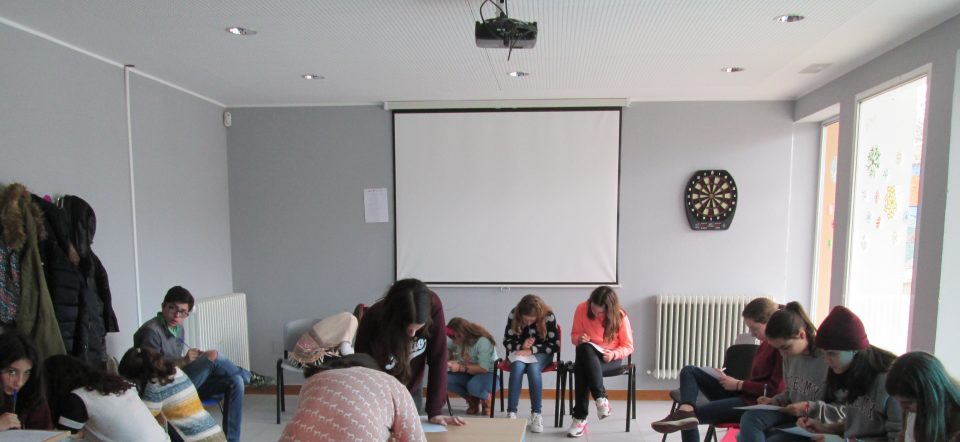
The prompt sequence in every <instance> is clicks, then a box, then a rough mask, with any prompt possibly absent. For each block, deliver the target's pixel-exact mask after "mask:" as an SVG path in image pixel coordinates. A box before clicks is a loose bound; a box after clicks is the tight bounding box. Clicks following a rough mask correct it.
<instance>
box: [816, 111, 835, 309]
mask: <svg viewBox="0 0 960 442" xmlns="http://www.w3.org/2000/svg"><path fill="white" fill-rule="evenodd" d="M839 146H840V122H839V121H836V120H834V121H832V122H829V123H825V124H824V125H823V127H822V128H821V130H820V196H819V204H818V207H819V209H818V214H817V220H818V221H817V255H816V260H817V261H816V264H815V265H814V272H815V273H814V277H813V281H814V290H815V292H814V298H813V299H814V309H813V313H814V321H816V323H817V324H819V323H820V321H823V318H825V317H826V316H827V313H829V311H830V280H831V276H832V269H831V266H832V265H833V229H834V214H835V213H836V203H837V153H838V152H839Z"/></svg>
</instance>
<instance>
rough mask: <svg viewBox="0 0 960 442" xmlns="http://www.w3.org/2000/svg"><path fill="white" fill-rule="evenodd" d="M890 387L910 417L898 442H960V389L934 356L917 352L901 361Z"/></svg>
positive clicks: (891, 376)
mask: <svg viewBox="0 0 960 442" xmlns="http://www.w3.org/2000/svg"><path fill="white" fill-rule="evenodd" d="M886 387H887V392H888V393H890V395H891V396H893V397H894V399H896V400H897V401H898V402H900V408H901V409H902V410H903V412H904V413H905V414H906V419H905V421H904V422H905V423H904V425H903V429H902V430H901V431H900V435H899V436H898V437H897V442H957V441H960V385H958V384H957V381H956V380H954V379H953V378H951V377H950V374H948V373H947V370H946V369H945V368H943V364H942V363H941V362H940V361H939V360H937V358H936V357H934V356H933V355H932V354H930V353H927V352H923V351H914V352H910V353H907V354H904V355H903V356H900V357H899V358H897V360H895V361H893V365H891V366H890V371H888V372H887V385H886Z"/></svg>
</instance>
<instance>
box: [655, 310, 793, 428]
mask: <svg viewBox="0 0 960 442" xmlns="http://www.w3.org/2000/svg"><path fill="white" fill-rule="evenodd" d="M778 308H779V306H778V305H777V303H776V302H774V301H773V300H771V299H768V298H757V299H754V300H752V301H750V302H749V303H748V304H747V305H746V307H744V309H743V322H744V323H745V324H746V326H747V329H748V330H750V334H751V335H753V337H754V338H757V339H759V340H760V347H759V348H758V349H757V352H756V354H755V355H754V356H753V363H752V365H751V368H750V377H749V378H748V379H736V378H733V377H730V376H727V375H726V374H722V373H721V374H720V376H719V377H717V376H712V375H711V374H709V373H706V372H705V371H704V369H701V368H699V367H696V366H693V365H688V366H686V367H683V369H682V370H680V400H679V401H678V402H679V404H680V405H679V406H678V407H677V409H676V410H675V411H674V412H673V413H670V415H669V416H667V417H666V418H664V419H662V420H659V421H657V422H653V423H652V424H651V426H652V427H653V429H654V430H655V431H657V432H660V433H673V432H675V431H678V430H682V435H683V442H698V441H699V440H700V432H699V431H698V429H697V426H698V425H700V424H701V423H703V424H717V423H721V422H738V421H739V420H740V415H741V414H742V411H741V410H738V409H736V408H735V407H743V406H745V405H754V404H756V403H757V398H759V397H765V396H773V395H776V394H778V393H780V391H781V390H783V358H782V356H781V355H780V352H779V351H778V350H777V349H776V348H774V347H773V346H771V345H770V344H769V343H768V342H767V336H766V333H765V330H766V328H767V321H769V320H770V317H771V316H772V315H773V314H774V313H775V312H776V311H777V310H778ZM708 370H713V369H711V368H708ZM700 392H703V395H704V396H706V398H707V400H708V401H709V402H707V403H704V404H700V405H699V406H698V405H697V397H698V396H699V393H700Z"/></svg>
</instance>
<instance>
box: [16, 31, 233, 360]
mask: <svg viewBox="0 0 960 442" xmlns="http://www.w3.org/2000/svg"><path fill="white" fill-rule="evenodd" d="M131 95H132V96H133V100H134V101H133V103H132V112H133V115H132V122H133V127H134V129H133V131H134V132H133V133H134V136H133V139H134V149H133V155H134V168H133V175H134V177H135V180H136V183H137V184H136V188H135V189H132V188H131V185H130V171H131V169H130V166H129V162H130V155H129V151H128V143H127V119H126V104H125V99H124V75H123V69H122V68H121V67H120V66H118V65H115V64H110V63H106V62H103V61H100V60H97V59H94V58H91V57H89V56H87V55H83V54H81V53H79V52H75V51H73V50H70V49H67V48H65V47H63V46H60V45H58V44H55V43H53V42H50V41H48V40H45V39H42V38H39V37H36V36H34V35H32V34H29V33H26V32H23V31H21V30H17V29H14V28H11V27H8V26H6V25H0V103H3V105H2V106H0V159H2V160H0V182H3V183H9V182H15V181H18V182H22V183H24V184H25V185H26V186H27V187H28V188H29V189H30V190H32V191H33V192H34V193H37V194H39V195H43V194H50V195H53V196H60V195H64V194H72V195H77V196H80V197H82V198H84V199H85V200H86V201H87V202H89V203H90V205H91V206H93V208H94V210H95V211H96V213H97V232H96V237H95V242H94V244H93V250H94V252H95V253H97V255H98V256H99V257H100V259H101V260H102V261H103V264H104V267H105V268H106V269H107V272H108V274H109V277H110V288H111V290H112V293H113V308H114V311H115V312H116V314H117V319H118V321H119V323H120V332H119V333H111V334H109V335H108V340H107V344H108V349H109V351H110V352H111V353H112V354H113V355H116V356H119V355H121V354H122V352H123V351H125V350H126V349H127V348H129V347H130V346H131V345H132V336H133V332H134V331H135V330H136V328H137V327H139V323H138V319H137V316H138V315H137V285H136V275H135V267H134V256H135V255H134V222H133V219H134V214H133V209H132V207H133V205H132V197H133V196H134V195H135V197H136V206H137V214H136V215H137V216H136V219H137V224H136V227H137V229H136V230H137V233H138V235H139V237H138V240H139V244H140V253H139V258H140V277H141V278H140V279H141V284H142V288H143V289H144V291H143V293H144V301H145V305H144V314H145V315H146V316H145V318H149V316H150V315H152V314H153V313H154V312H156V309H157V307H158V305H159V300H160V299H161V298H162V296H163V292H161V290H163V291H165V290H166V288H167V287H168V286H169V285H172V284H173V283H174V282H176V283H180V284H182V285H184V286H186V287H192V288H194V293H195V294H196V295H198V296H210V295H217V294H221V293H227V292H230V291H232V289H233V287H232V275H231V267H232V265H231V262H230V244H229V223H228V216H229V214H228V209H227V200H228V199H227V194H226V191H227V189H226V165H225V162H226V135H225V133H224V128H223V126H222V125H221V124H220V117H219V113H220V109H219V106H215V105H211V104H210V103H207V102H205V101H203V100H200V99H197V98H196V97H193V96H190V95H187V94H185V93H183V92H180V91H178V90H175V89H172V88H170V87H167V86H164V85H160V84H158V83H155V82H153V81H152V80H148V79H145V78H143V77H140V76H138V75H132V76H131ZM138 99H139V100H141V101H137V100H138ZM157 292H159V293H157ZM147 304H150V305H147Z"/></svg>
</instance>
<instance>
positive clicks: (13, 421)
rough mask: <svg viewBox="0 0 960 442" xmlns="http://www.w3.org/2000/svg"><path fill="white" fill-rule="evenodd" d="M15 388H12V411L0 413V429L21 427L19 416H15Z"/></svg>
mask: <svg viewBox="0 0 960 442" xmlns="http://www.w3.org/2000/svg"><path fill="white" fill-rule="evenodd" d="M17 393H18V391H17V390H13V412H12V413H3V415H0V430H10V429H16V428H21V425H20V418H19V417H17Z"/></svg>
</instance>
